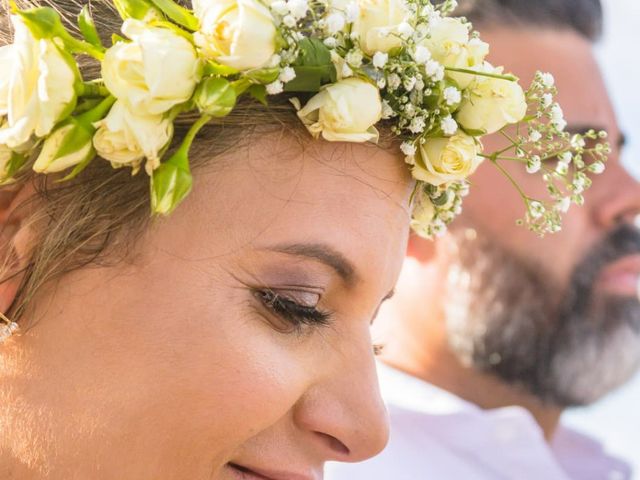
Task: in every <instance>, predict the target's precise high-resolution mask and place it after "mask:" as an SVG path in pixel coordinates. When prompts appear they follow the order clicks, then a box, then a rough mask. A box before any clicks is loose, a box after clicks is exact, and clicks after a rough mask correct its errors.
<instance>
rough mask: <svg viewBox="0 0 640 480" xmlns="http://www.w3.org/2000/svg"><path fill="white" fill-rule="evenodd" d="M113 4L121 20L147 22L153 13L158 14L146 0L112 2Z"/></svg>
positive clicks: (117, 0) (114, 0)
mask: <svg viewBox="0 0 640 480" xmlns="http://www.w3.org/2000/svg"><path fill="white" fill-rule="evenodd" d="M113 4H114V5H115V7H116V10H118V13H119V14H120V18H122V19H123V20H126V19H127V18H133V19H135V20H147V19H148V18H149V16H151V15H152V14H153V12H154V11H155V12H156V13H158V14H159V13H160V11H159V10H157V9H156V8H155V7H154V6H153V4H152V3H151V2H149V1H148V0H113Z"/></svg>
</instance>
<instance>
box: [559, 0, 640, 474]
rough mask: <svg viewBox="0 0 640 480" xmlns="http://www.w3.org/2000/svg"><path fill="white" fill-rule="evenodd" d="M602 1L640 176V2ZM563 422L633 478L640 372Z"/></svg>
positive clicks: (610, 63) (618, 99)
mask: <svg viewBox="0 0 640 480" xmlns="http://www.w3.org/2000/svg"><path fill="white" fill-rule="evenodd" d="M603 2H604V5H605V9H606V10H605V14H606V16H607V17H606V24H607V27H606V32H605V38H604V41H603V42H602V43H601V45H600V46H599V48H598V54H599V58H600V61H601V65H602V68H603V69H604V74H605V77H606V79H607V82H608V85H609V88H610V91H611V95H612V97H613V100H614V103H615V104H616V107H617V113H618V118H619V122H620V125H621V126H622V130H623V131H624V132H625V133H626V135H627V136H628V137H629V146H628V147H627V148H626V151H625V154H624V159H623V161H624V162H625V164H626V165H627V166H628V167H629V169H630V170H631V171H633V172H634V173H635V174H636V175H637V176H638V178H640V63H639V62H638V58H637V49H638V47H639V46H640V1H639V0H603ZM565 421H566V422H567V423H568V424H570V425H572V426H574V427H576V428H577V429H579V430H582V431H585V432H588V433H591V434H593V435H594V436H596V437H597V438H599V439H600V440H601V441H603V442H604V443H605V445H606V446H607V448H608V449H609V450H610V451H611V452H613V453H616V454H619V455H621V456H623V457H625V458H626V459H628V460H629V461H631V462H632V464H633V465H634V467H635V470H636V473H635V476H634V479H635V480H640V375H638V376H637V377H636V379H635V380H634V381H632V382H631V383H630V384H629V385H627V386H626V387H624V388H622V389H621V390H619V391H618V392H615V393H613V394H612V395H610V396H609V397H608V398H606V399H605V400H603V401H601V402H599V403H598V404H596V405H594V406H592V407H589V408H586V409H583V410H576V411H573V412H569V413H568V414H567V415H566V416H565Z"/></svg>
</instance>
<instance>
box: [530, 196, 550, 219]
mask: <svg viewBox="0 0 640 480" xmlns="http://www.w3.org/2000/svg"><path fill="white" fill-rule="evenodd" d="M545 211H546V209H545V208H544V205H543V204H542V203H540V202H539V201H537V200H532V201H530V202H529V214H530V215H531V216H532V217H533V218H540V217H542V216H543V215H544V213H545Z"/></svg>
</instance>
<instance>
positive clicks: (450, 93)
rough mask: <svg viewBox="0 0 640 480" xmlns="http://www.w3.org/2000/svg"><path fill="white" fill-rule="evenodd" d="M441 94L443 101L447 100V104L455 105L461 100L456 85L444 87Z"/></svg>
mask: <svg viewBox="0 0 640 480" xmlns="http://www.w3.org/2000/svg"><path fill="white" fill-rule="evenodd" d="M442 96H443V97H444V100H445V102H447V105H455V104H457V103H460V100H462V95H461V94H460V90H458V89H457V88H456V87H447V88H445V89H444V92H443V94H442Z"/></svg>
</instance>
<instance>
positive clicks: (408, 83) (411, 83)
mask: <svg viewBox="0 0 640 480" xmlns="http://www.w3.org/2000/svg"><path fill="white" fill-rule="evenodd" d="M417 81H418V80H417V79H416V77H407V78H405V79H404V82H402V85H403V86H404V89H405V90H406V91H407V92H410V91H411V90H413V87H415V86H416V82H417Z"/></svg>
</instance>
